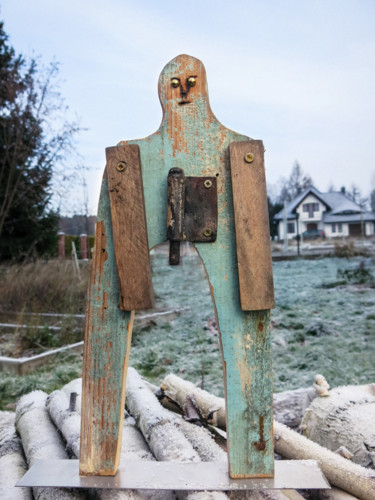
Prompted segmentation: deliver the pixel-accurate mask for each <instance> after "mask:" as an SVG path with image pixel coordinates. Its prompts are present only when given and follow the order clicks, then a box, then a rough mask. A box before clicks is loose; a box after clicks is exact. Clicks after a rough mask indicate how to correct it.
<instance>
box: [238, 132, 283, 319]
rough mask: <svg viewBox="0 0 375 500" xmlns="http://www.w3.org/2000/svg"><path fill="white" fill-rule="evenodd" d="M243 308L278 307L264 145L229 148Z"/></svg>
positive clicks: (242, 145) (260, 143)
mask: <svg viewBox="0 0 375 500" xmlns="http://www.w3.org/2000/svg"><path fill="white" fill-rule="evenodd" d="M229 151H230V167H231V177H232V190H233V205H234V217H235V227H236V243H237V262H238V278H239V286H240V299H241V308H242V310H243V311H259V310H264V309H272V308H274V307H275V299H274V291H273V274H272V256H271V241H270V229H269V218H268V203H267V190H266V176H265V171H264V146H263V142H262V141H255V140H253V141H243V142H233V143H232V144H230V146H229Z"/></svg>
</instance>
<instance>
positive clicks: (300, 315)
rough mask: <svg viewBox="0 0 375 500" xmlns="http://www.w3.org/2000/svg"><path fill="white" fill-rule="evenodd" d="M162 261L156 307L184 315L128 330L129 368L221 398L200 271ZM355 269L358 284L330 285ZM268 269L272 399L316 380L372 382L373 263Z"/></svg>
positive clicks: (157, 263) (190, 263)
mask: <svg viewBox="0 0 375 500" xmlns="http://www.w3.org/2000/svg"><path fill="white" fill-rule="evenodd" d="M166 260H167V257H166V256H165V255H161V254H157V255H154V256H153V261H152V262H153V272H154V280H153V283H154V288H155V291H156V294H157V298H158V302H159V304H162V305H163V306H164V307H168V308H179V307H185V308H187V309H186V310H185V311H183V313H182V314H181V315H180V316H179V317H177V318H176V319H175V320H173V321H171V322H169V323H164V324H163V323H162V322H160V323H159V324H157V325H150V326H149V327H148V328H145V329H140V330H138V329H137V328H135V334H134V339H133V348H132V352H131V355H130V364H132V365H133V366H134V367H136V368H137V369H138V370H139V371H140V372H141V373H142V374H143V375H144V376H146V377H147V378H148V379H149V380H151V381H153V382H155V383H159V381H160V379H161V378H162V377H163V376H164V375H166V374H167V373H169V372H173V373H177V374H181V376H182V377H185V378H187V379H189V380H192V381H194V382H195V383H196V384H198V385H200V386H201V385H202V384H203V386H204V387H205V388H206V389H207V390H210V391H212V392H214V393H216V394H218V395H223V392H224V388H223V377H222V362H221V353H220V349H219V345H218V338H217V334H216V332H215V330H214V329H213V328H212V323H213V322H214V312H213V306H212V300H211V295H210V292H209V288H208V283H207V281H206V279H205V276H204V270H203V267H202V265H201V263H200V260H199V258H198V257H197V256H195V255H191V256H186V257H184V258H183V262H182V265H181V266H178V267H169V266H166V265H165V264H166ZM361 262H362V266H363V265H364V267H365V270H366V276H367V278H366V279H364V280H363V281H365V282H366V283H364V284H358V285H355V284H351V283H347V282H346V283H345V280H343V279H341V278H342V277H340V276H339V277H338V274H337V273H338V270H343V271H345V270H352V269H353V270H357V269H358V268H359V266H360V263H361ZM273 267H274V281H275V295H276V309H275V310H274V311H273V312H272V325H273V331H272V349H273V369H274V390H275V392H278V391H281V390H285V389H292V388H298V387H303V386H310V385H311V384H312V383H313V379H314V376H315V375H316V374H317V373H322V374H323V375H324V376H325V377H326V378H327V380H328V381H329V383H330V384H331V386H336V385H342V384H351V383H355V384H357V383H365V382H371V381H372V382H373V381H374V380H375V288H372V287H371V286H370V285H373V282H372V283H369V281H371V275H370V273H372V275H373V276H374V275H375V272H374V271H375V264H374V262H373V261H372V260H371V259H363V258H352V259H350V260H348V259H337V258H326V259H319V260H296V261H282V262H275V263H274V266H273ZM354 281H355V280H354ZM340 282H344V284H339V283H340ZM336 284H337V286H335V285H336ZM327 286H328V287H327Z"/></svg>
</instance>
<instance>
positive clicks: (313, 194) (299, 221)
mask: <svg viewBox="0 0 375 500" xmlns="http://www.w3.org/2000/svg"><path fill="white" fill-rule="evenodd" d="M275 219H276V220H278V235H279V239H281V240H283V239H284V238H285V235H286V236H287V238H288V239H290V238H293V237H295V236H296V235H297V234H302V233H304V231H308V230H311V229H320V230H322V231H324V233H325V236H327V237H328V238H334V237H338V236H361V235H362V231H363V234H364V236H372V235H374V234H375V213H374V212H364V211H363V210H362V208H361V206H360V205H358V203H355V202H354V201H352V200H350V199H349V198H348V197H347V196H346V195H345V193H343V192H336V191H333V192H330V193H321V192H320V191H318V190H317V189H316V188H314V187H309V188H307V189H306V190H305V191H304V192H303V193H301V194H300V195H299V196H297V197H296V198H295V199H294V200H293V201H292V202H291V203H289V204H288V205H287V207H286V227H285V215H284V209H283V210H281V212H279V213H278V214H277V215H275Z"/></svg>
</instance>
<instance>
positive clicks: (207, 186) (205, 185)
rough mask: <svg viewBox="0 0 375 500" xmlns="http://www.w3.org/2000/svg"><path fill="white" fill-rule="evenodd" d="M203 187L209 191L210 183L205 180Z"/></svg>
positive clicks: (208, 180)
mask: <svg viewBox="0 0 375 500" xmlns="http://www.w3.org/2000/svg"><path fill="white" fill-rule="evenodd" d="M203 185H204V187H205V188H207V189H209V188H210V187H211V186H212V181H210V179H206V180H205V181H204V183H203Z"/></svg>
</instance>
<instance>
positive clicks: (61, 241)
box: [58, 231, 65, 260]
mask: <svg viewBox="0 0 375 500" xmlns="http://www.w3.org/2000/svg"><path fill="white" fill-rule="evenodd" d="M58 237H59V259H63V260H64V259H65V233H64V232H63V231H60V232H59V233H58Z"/></svg>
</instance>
